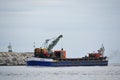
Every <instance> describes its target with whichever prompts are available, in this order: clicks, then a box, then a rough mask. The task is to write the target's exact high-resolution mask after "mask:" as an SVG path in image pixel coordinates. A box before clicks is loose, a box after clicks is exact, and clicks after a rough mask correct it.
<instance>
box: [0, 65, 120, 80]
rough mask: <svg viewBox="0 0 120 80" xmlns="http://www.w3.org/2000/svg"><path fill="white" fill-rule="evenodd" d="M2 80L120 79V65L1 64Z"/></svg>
mask: <svg viewBox="0 0 120 80" xmlns="http://www.w3.org/2000/svg"><path fill="white" fill-rule="evenodd" d="M0 80H120V65H109V66H79V67H28V66H0Z"/></svg>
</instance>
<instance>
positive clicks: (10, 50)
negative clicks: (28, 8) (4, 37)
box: [8, 43, 12, 52]
mask: <svg viewBox="0 0 120 80" xmlns="http://www.w3.org/2000/svg"><path fill="white" fill-rule="evenodd" d="M8 52H12V46H11V43H9V45H8Z"/></svg>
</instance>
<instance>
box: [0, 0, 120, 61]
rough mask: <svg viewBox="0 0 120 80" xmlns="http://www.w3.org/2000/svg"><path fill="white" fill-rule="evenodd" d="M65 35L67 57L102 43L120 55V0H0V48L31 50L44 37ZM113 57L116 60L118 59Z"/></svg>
mask: <svg viewBox="0 0 120 80" xmlns="http://www.w3.org/2000/svg"><path fill="white" fill-rule="evenodd" d="M60 34H62V35H63V36H64V37H63V39H61V40H60V41H59V43H58V44H57V45H56V46H55V48H54V49H61V47H63V48H64V49H65V50H66V51H67V56H68V57H81V56H84V55H86V54H87V53H89V52H93V51H96V50H97V49H99V48H100V47H101V45H102V44H103V45H104V47H105V50H106V51H105V55H107V56H109V57H111V56H114V55H117V56H118V57H117V58H119V57H120V0H0V51H8V49H7V46H8V44H9V43H11V44H12V47H13V51H15V52H31V51H33V42H35V43H36V47H40V46H41V45H42V43H43V42H44V40H45V39H49V38H53V37H57V36H59V35H60ZM117 58H116V60H118V59H117Z"/></svg>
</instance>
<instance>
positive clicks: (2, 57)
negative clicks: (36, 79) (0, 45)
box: [0, 52, 34, 66]
mask: <svg viewBox="0 0 120 80" xmlns="http://www.w3.org/2000/svg"><path fill="white" fill-rule="evenodd" d="M33 55H34V53H33V52H24V53H18V52H0V66H17V65H26V59H27V58H29V57H32V56H33Z"/></svg>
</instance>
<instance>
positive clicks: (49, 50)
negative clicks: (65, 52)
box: [47, 35, 63, 52]
mask: <svg viewBox="0 0 120 80" xmlns="http://www.w3.org/2000/svg"><path fill="white" fill-rule="evenodd" d="M62 37H63V35H59V36H58V37H57V38H56V39H55V40H53V41H52V43H51V44H49V45H48V47H47V50H48V52H51V50H52V49H53V47H54V46H55V45H56V44H57V43H58V41H59V40H60V38H62Z"/></svg>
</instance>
